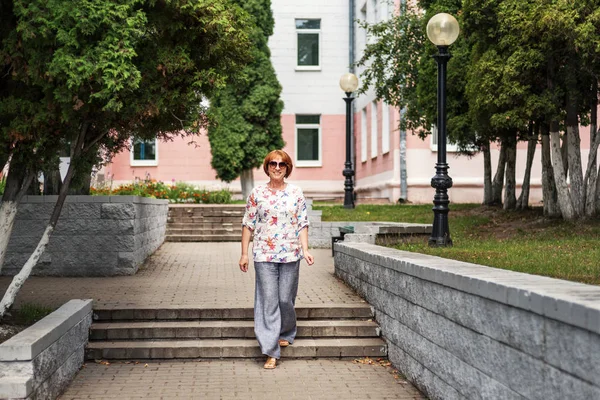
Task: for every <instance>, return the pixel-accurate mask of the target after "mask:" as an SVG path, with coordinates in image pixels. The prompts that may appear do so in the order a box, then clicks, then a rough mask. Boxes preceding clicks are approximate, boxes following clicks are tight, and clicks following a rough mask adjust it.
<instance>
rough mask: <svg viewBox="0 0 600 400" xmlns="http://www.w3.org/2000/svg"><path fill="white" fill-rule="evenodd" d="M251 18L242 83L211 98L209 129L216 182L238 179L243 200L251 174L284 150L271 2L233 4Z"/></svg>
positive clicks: (248, 1)
mask: <svg viewBox="0 0 600 400" xmlns="http://www.w3.org/2000/svg"><path fill="white" fill-rule="evenodd" d="M236 1H237V2H238V3H239V4H240V5H241V6H242V7H243V8H244V9H245V10H246V11H248V13H250V15H251V16H252V17H253V19H254V27H253V29H252V31H251V38H252V47H251V52H252V58H253V60H252V62H251V63H250V64H249V65H248V66H247V67H246V68H245V69H244V70H243V71H242V73H241V79H240V82H236V83H234V84H229V85H227V87H226V88H225V89H224V90H222V91H219V92H218V93H216V94H215V95H214V96H212V97H211V98H210V103H211V104H210V112H211V116H213V117H214V120H215V124H214V125H211V126H210V127H209V129H208V138H209V141H210V147H211V153H212V161H211V165H212V167H213V168H214V169H215V171H217V177H218V178H219V179H221V180H223V181H225V182H231V181H232V180H234V179H236V178H237V177H241V183H242V195H243V196H244V197H246V196H248V195H249V194H250V191H251V190H252V186H253V176H252V170H253V169H254V168H257V167H260V166H261V164H262V161H263V159H264V157H265V156H266V155H267V153H268V152H270V151H271V150H276V149H281V148H282V147H283V146H284V142H283V138H282V136H281V111H282V109H283V102H282V101H281V100H280V94H281V85H280V84H279V82H278V80H277V76H276V75H275V70H274V69H273V66H272V64H271V59H270V51H269V48H268V45H267V41H268V38H269V36H271V35H272V34H273V25H274V21H273V15H272V12H271V1H270V0H243V1H242V0H236Z"/></svg>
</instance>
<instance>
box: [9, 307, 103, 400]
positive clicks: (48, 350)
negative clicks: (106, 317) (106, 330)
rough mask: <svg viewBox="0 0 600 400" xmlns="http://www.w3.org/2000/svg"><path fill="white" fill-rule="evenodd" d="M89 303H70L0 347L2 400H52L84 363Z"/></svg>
mask: <svg viewBox="0 0 600 400" xmlns="http://www.w3.org/2000/svg"><path fill="white" fill-rule="evenodd" d="M91 323H92V300H70V301H69V302H67V303H65V304H64V305H63V306H62V307H60V308H59V309H58V310H56V311H54V312H53V313H52V314H50V315H48V316H46V317H45V318H43V319H42V320H41V321H39V322H37V323H36V324H34V325H32V326H30V327H29V328H27V329H25V330H24V331H22V332H21V333H19V334H17V335H15V336H13V337H12V338H10V339H8V340H7V341H6V342H4V343H2V344H0V398H1V399H55V398H57V397H58V396H59V395H60V393H61V392H62V391H63V390H64V389H65V388H66V387H67V386H68V385H69V383H70V382H71V381H72V380H73V377H74V376H75V374H76V373H77V371H79V369H80V368H81V366H82V365H83V361H84V350H85V346H86V345H87V342H88V336H89V328H90V325H91Z"/></svg>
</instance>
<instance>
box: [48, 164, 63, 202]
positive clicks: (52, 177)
mask: <svg viewBox="0 0 600 400" xmlns="http://www.w3.org/2000/svg"><path fill="white" fill-rule="evenodd" d="M61 186H62V181H61V180H60V171H59V170H58V169H54V170H48V171H44V195H46V196H50V195H57V194H58V193H60V187H61Z"/></svg>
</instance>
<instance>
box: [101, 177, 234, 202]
mask: <svg viewBox="0 0 600 400" xmlns="http://www.w3.org/2000/svg"><path fill="white" fill-rule="evenodd" d="M90 194H92V195H95V196H109V195H113V196H114V195H117V196H128V195H129V196H142V197H152V198H155V199H165V200H169V201H170V202H171V203H202V204H228V203H231V192H230V191H229V190H226V189H223V190H218V191H214V192H211V191H208V190H205V189H198V188H196V187H195V186H193V185H190V184H189V183H186V182H177V183H174V184H173V185H167V184H165V183H163V182H160V181H156V180H153V179H146V180H139V179H136V180H135V182H133V183H128V184H125V185H120V186H118V187H116V188H115V189H111V188H110V187H101V188H91V189H90Z"/></svg>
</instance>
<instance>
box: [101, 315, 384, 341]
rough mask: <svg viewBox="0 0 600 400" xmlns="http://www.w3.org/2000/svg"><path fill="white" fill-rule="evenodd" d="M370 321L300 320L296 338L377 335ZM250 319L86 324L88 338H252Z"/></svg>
mask: <svg viewBox="0 0 600 400" xmlns="http://www.w3.org/2000/svg"><path fill="white" fill-rule="evenodd" d="M378 336H379V328H378V325H377V324H376V323H375V322H373V321H360V320H349V321H345V320H300V321H298V333H297V336H296V337H298V338H321V337H338V338H339V337H361V338H364V337H378ZM254 337H255V335H254V321H236V320H233V321H227V320H221V321H210V320H204V321H143V322H141V321H127V322H99V323H98V322H97V323H93V324H92V326H91V327H90V339H91V340H139V339H181V338H186V339H201V338H213V339H225V338H254Z"/></svg>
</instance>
